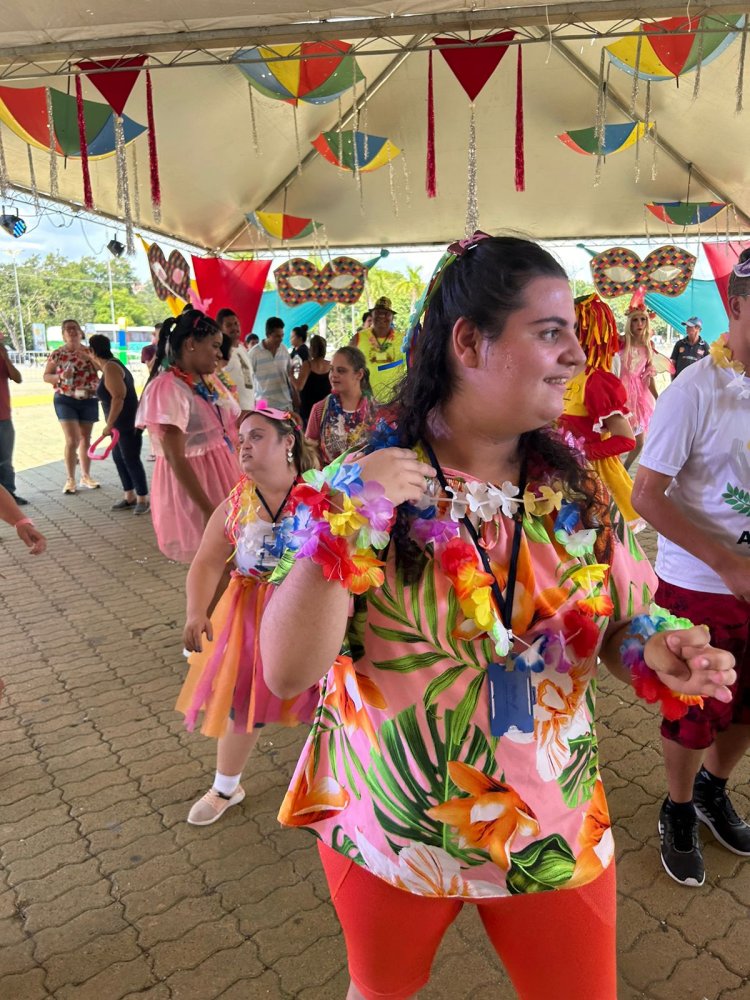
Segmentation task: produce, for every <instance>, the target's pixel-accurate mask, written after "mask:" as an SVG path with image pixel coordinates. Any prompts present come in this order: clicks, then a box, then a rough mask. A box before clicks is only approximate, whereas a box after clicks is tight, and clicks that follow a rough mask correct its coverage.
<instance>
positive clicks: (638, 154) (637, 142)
mask: <svg viewBox="0 0 750 1000" xmlns="http://www.w3.org/2000/svg"><path fill="white" fill-rule="evenodd" d="M640 179H641V123H640V122H638V126H637V128H636V132H635V183H636V184H637V183H638V181H639V180H640Z"/></svg>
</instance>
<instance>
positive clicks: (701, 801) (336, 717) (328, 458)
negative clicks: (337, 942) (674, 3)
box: [0, 232, 750, 1000]
mask: <svg viewBox="0 0 750 1000" xmlns="http://www.w3.org/2000/svg"><path fill="white" fill-rule="evenodd" d="M744 256H750V253H747V254H746V255H743V257H744ZM749 298H750V278H746V277H743V276H742V274H734V275H733V276H732V278H731V280H730V284H729V329H728V332H727V333H726V334H725V335H724V336H722V337H720V338H719V339H718V340H716V341H715V342H714V343H713V344H712V345H711V346H710V347H709V345H708V344H706V342H705V341H703V340H702V338H701V337H700V332H701V322H700V319H699V318H698V317H691V320H689V321H688V324H687V333H686V337H685V338H683V340H680V341H678V343H677V345H676V346H675V349H674V352H673V354H672V358H671V360H670V359H667V358H664V357H662V356H661V355H659V354H658V352H657V351H656V349H655V347H654V345H653V342H652V340H653V337H652V330H651V317H650V315H649V313H648V311H647V309H646V308H645V306H644V304H643V303H642V302H641V301H639V300H638V299H635V300H634V302H633V303H631V308H630V309H629V311H628V315H627V320H626V323H625V328H624V330H623V331H622V335H620V333H619V332H618V330H617V324H616V320H615V317H614V315H613V313H612V311H611V309H610V308H609V306H607V304H606V303H605V302H603V301H602V300H601V299H600V298H599V297H598V296H597V295H589V296H584V297H582V298H581V299H580V300H576V301H575V302H574V300H573V298H572V296H571V292H570V286H569V283H568V280H567V277H566V274H565V272H564V270H563V269H562V267H561V266H560V264H559V263H558V262H557V261H556V260H555V258H554V257H552V256H551V255H550V254H549V253H548V252H547V251H545V250H544V249H542V248H541V247H539V246H538V245H536V244H534V243H531V242H529V241H526V240H521V239H515V238H505V237H490V236H487V235H486V234H484V233H479V232H478V233H476V234H475V235H474V237H472V238H471V239H466V240H462V241H459V242H458V243H454V244H452V245H451V247H450V248H449V250H448V252H447V253H446V255H445V256H444V257H443V259H442V260H441V262H440V264H439V265H438V267H437V269H436V272H435V274H434V275H433V277H432V279H431V281H430V282H429V284H428V287H427V290H426V293H425V296H424V299H423V301H422V303H421V305H420V306H419V308H418V310H417V312H418V315H417V316H416V317H414V318H413V321H412V323H411V324H410V329H409V330H408V333H407V331H404V330H401V331H398V330H397V329H396V324H395V313H394V311H393V308H392V304H391V302H390V301H389V300H388V299H387V298H381V299H379V300H378V301H377V302H376V303H375V305H374V308H373V309H372V311H371V312H370V313H367V314H366V315H365V317H363V323H362V327H361V328H360V330H359V331H358V332H357V334H356V335H355V337H354V338H353V339H352V341H351V342H350V343H349V344H347V345H345V346H342V347H340V348H339V349H338V350H336V351H335V352H334V353H333V355H332V357H331V359H330V361H329V360H327V358H326V354H327V345H326V341H325V340H324V338H323V337H321V336H320V335H318V334H315V335H313V336H311V337H308V333H309V331H308V328H307V327H305V326H300V327H297V328H295V329H294V330H293V331H292V333H291V347H292V350H291V351H289V350H288V349H287V347H286V346H285V344H284V334H285V331H284V324H283V322H282V320H281V319H280V318H276V317H274V318H271V319H269V320H268V321H267V322H266V324H265V330H264V336H263V337H262V339H258V338H256V340H257V343H250V344H248V343H247V339H246V338H244V339H243V336H242V329H241V324H240V321H239V318H238V317H237V315H236V314H235V313H234V312H233V310H232V309H231V308H229V307H226V308H222V309H221V310H220V311H219V312H218V313H217V315H216V317H215V318H213V317H210V316H208V315H206V314H205V313H204V312H201V311H199V310H197V309H194V308H186V309H185V311H183V312H182V313H181V314H180V315H179V316H177V317H170V318H169V319H167V320H165V322H164V323H162V324H160V326H159V328H158V329H157V331H156V334H155V337H154V343H153V344H152V345H149V347H147V348H145V349H144V355H143V358H142V361H143V363H144V364H145V365H146V366H147V368H148V381H147V384H146V386H145V389H144V391H143V393H142V394H141V397H140V400H139V399H138V397H137V394H136V390H135V386H134V382H133V377H132V375H131V373H130V372H129V371H128V369H127V368H126V367H125V366H124V365H122V364H121V363H120V361H119V360H117V359H116V358H115V357H114V356H113V353H112V350H111V344H110V342H109V340H108V338H106V337H103V336H92V337H91V338H90V341H89V344H88V346H84V344H83V337H82V331H81V328H80V326H79V324H78V323H77V322H76V321H74V320H68V321H66V322H65V323H64V324H63V339H64V346H63V347H62V348H59V349H58V350H56V351H53V352H52V354H51V355H50V357H49V360H48V362H47V365H46V367H45V372H44V378H45V381H47V382H49V383H50V384H51V385H52V386H53V387H54V406H55V412H56V414H57V417H58V420H59V421H60V424H61V427H62V430H63V435H64V439H65V451H64V458H65V469H66V476H67V478H66V482H65V487H64V492H65V493H70V494H72V493H75V492H76V491H77V489H79V488H81V487H82V488H87V489H96V488H97V487H98V485H99V484H98V483H97V482H96V481H95V480H94V479H92V478H91V475H90V456H89V452H90V444H91V436H92V428H93V426H94V424H95V423H96V421H97V417H98V409H97V408H98V402H97V401H99V402H101V403H102V408H103V411H104V417H105V424H104V428H103V431H102V434H101V435H100V441H101V439H102V438H111V439H112V442H113V444H114V447H113V450H112V456H113V458H114V461H115V464H116V468H117V472H118V475H119V478H120V481H121V484H122V488H123V497H122V499H121V500H119V501H118V502H117V503H116V504H115V505H114V509H116V510H125V509H128V508H131V509H132V511H133V512H134V513H135V514H146V513H149V512H150V515H151V518H152V521H153V526H154V532H155V535H156V542H157V545H158V547H159V549H160V550H161V552H162V553H163V554H164V555H165V556H166V557H168V558H169V559H172V560H176V561H179V562H183V563H185V564H190V568H189V571H188V574H187V584H186V588H187V609H186V622H185V627H184V633H183V643H184V647H185V652H186V654H188V672H187V676H186V680H185V683H184V685H183V688H182V690H181V692H180V695H179V699H178V702H177V708H178V710H179V711H180V712H182V713H183V714H184V716H185V722H186V725H187V727H188V729H193V728H194V727H195V726H196V725H199V726H200V730H201V732H202V733H203V734H204V735H206V736H209V737H211V738H214V739H216V740H217V762H216V773H215V775H214V779H213V782H212V784H211V787H210V788H209V790H208V791H207V792H206V794H205V795H203V796H202V797H201V798H200V799H198V801H196V802H195V803H194V804H193V805H192V806H191V807H190V808H189V811H188V812H187V822H188V823H191V824H193V825H196V826H205V825H209V824H212V823H214V822H216V821H218V820H219V819H220V818H221V817H222V816H223V814H224V813H225V812H226V811H227V810H228V809H230V808H232V807H234V806H236V805H238V804H239V803H240V802H241V801H242V800H243V799H244V797H245V792H244V789H243V787H242V783H241V782H242V775H243V771H244V769H245V767H246V765H247V762H248V759H249V756H250V754H251V751H252V749H253V746H254V744H255V742H256V740H257V737H258V732H259V729H260V728H261V727H262V726H264V725H267V724H271V723H275V724H281V725H289V726H292V725H300V724H302V725H306V726H310V733H309V736H308V739H307V742H306V744H305V747H304V749H303V751H302V755H301V758H300V760H299V763H298V765H297V768H296V770H295V773H294V775H293V776H291V781H290V786H289V790H288V792H287V794H286V796H285V797H284V800H283V802H282V803H281V808H280V814H279V818H280V821H281V823H282V824H284V825H286V826H290V827H306V828H308V829H309V830H310V831H311V832H312V833H314V834H315V837H316V840H317V846H318V850H319V853H320V858H321V863H322V865H323V869H324V871H325V875H326V878H327V880H328V883H329V886H330V890H331V898H332V901H333V904H334V907H335V908H336V912H337V914H338V917H339V920H340V922H341V925H342V928H343V932H344V936H345V939H346V945H347V951H348V958H349V969H350V974H351V986H350V990H349V994H348V996H349V998H350V1000H359V998H365V1000H371V998H375V997H379V998H382V997H391V998H407V997H411V996H414V995H416V994H417V992H418V991H419V990H420V989H421V988H422V987H423V986H424V984H425V983H426V982H427V981H428V979H429V974H430V967H431V965H432V961H433V958H434V956H435V953H436V951H437V949H438V947H439V945H440V941H441V940H442V937H443V935H444V934H445V932H446V930H447V928H448V926H449V925H450V924H451V923H452V921H453V920H454V919H455V918H456V916H457V914H458V912H459V910H460V909H461V908H462V906H463V905H464V904H466V903H470V904H472V905H475V906H476V908H477V911H478V914H479V916H480V918H481V920H482V923H483V925H484V928H485V930H486V932H487V935H488V937H489V940H490V942H491V944H492V946H493V948H494V949H495V950H496V951H497V953H498V955H499V957H500V959H501V961H502V962H503V964H504V965H505V967H506V969H507V970H508V973H509V975H510V977H511V979H512V981H513V983H514V986H515V988H516V990H517V991H518V994H519V996H520V997H522V998H526V1000H548V998H549V997H551V996H554V997H556V998H558V1000H566V998H569V1000H573V998H574V997H575V998H578V997H580V996H582V995H589V996H593V997H597V998H601V1000H614V998H615V997H616V961H615V959H616V955H615V937H614V929H615V877H614V863H613V855H614V849H613V840H612V833H611V829H610V819H609V815H608V810H607V803H606V797H605V793H604V789H603V786H602V782H601V778H600V776H599V772H598V763H597V752H596V738H595V701H596V699H595V686H596V671H597V665H598V663H599V662H600V661H601V663H603V664H604V665H605V666H606V667H607V669H608V670H609V671H610V672H611V673H612V674H613V675H614V676H615V677H616V678H617V679H619V680H620V681H622V682H623V683H626V684H630V685H632V686H633V688H634V689H635V692H636V694H637V695H638V696H639V697H642V698H644V699H645V700H646V701H648V702H650V703H652V704H655V705H657V706H658V708H659V710H660V711H661V716H662V721H661V736H662V745H663V752H664V760H665V766H666V773H667V788H666V789H665V799H664V803H663V805H662V808H661V811H660V814H659V816H658V817H655V818H654V821H655V824H656V823H657V822H658V830H659V835H660V853H661V860H662V863H663V865H664V868H665V870H666V872H667V874H668V875H670V876H671V877H672V878H673V879H674V880H675V881H677V882H679V883H681V884H683V885H686V886H699V885H701V884H703V882H704V880H705V870H704V862H703V856H702V849H701V842H700V838H699V835H698V826H699V823H702V824H704V825H705V826H706V827H707V828H708V829H709V830H710V831H711V833H712V835H713V836H714V837H715V838H716V840H717V841H718V842H719V843H720V844H721V845H723V846H724V847H725V848H727V849H728V850H730V851H732V852H734V853H735V854H737V855H740V856H750V826H748V824H747V823H746V822H745V821H744V820H743V819H742V818H741V817H740V816H739V815H738V814H737V812H736V810H735V808H734V806H733V804H732V801H731V798H730V796H729V792H728V782H729V780H730V779H731V776H732V773H733V771H734V769H735V768H736V767H737V765H738V763H739V762H740V761H741V760H742V758H743V757H744V754H745V753H746V751H747V749H748V747H750V561H749V560H748V555H750V525H749V524H748V522H747V518H748V517H750V500H748V492H747V491H748V482H750V459H748V443H749V442H750V416H748V411H747V406H746V400H747V398H750V381H749V380H748V376H747V375H746V366H747V365H750V305H748V299H749ZM405 333H407V335H406V336H405V335H404V334H405ZM3 366H5V367H4V369H3ZM3 371H5V372H6V373H7V375H6V381H7V378H8V377H9V378H11V379H15V376H16V375H17V374H18V373H17V372H15V369H14V368H13V366H12V365H11V364H10V362H9V361H8V359H7V356H5V355H4V353H3V349H2V348H1V347H0V374H2V372H3ZM14 372H15V374H14ZM666 372H670V373H671V374H672V377H673V382H672V384H671V385H670V386H669V387H668V388H667V389H666V390H665V391H664V392H662V393H661V395H659V394H658V393H657V385H656V379H657V377H658V376H659V375H661V374H664V373H666ZM16 380H20V375H19V377H18V379H16ZM2 384H3V381H2V378H0V449H2V448H3V442H4V441H5V440H7V430H5V429H4V427H3V421H4V419H6V418H5V417H4V413H5V410H3V409H2V406H3V400H4V397H3V395H2ZM8 419H9V409H8ZM144 430H145V431H147V432H148V436H149V440H150V445H151V449H152V451H153V455H154V456H155V460H154V464H153V471H152V475H151V487H150V489H149V486H148V482H147V476H146V472H145V468H144V464H143V462H142V461H141V443H142V433H143V431H144ZM6 452H7V449H6V451H5V452H4V453H3V454H5V453H6ZM11 458H12V447H11ZM636 459H639V463H638V470H637V474H636V478H635V485H634V484H633V480H632V479H631V478H630V475H629V473H628V471H627V470H628V469H629V468H630V467H631V466H632V465H633V463H634V462H635V461H636ZM77 467H80V478H79V480H78V482H77V481H76V469H77ZM0 475H1V476H2V479H1V480H0V483H1V484H2V486H3V487H4V489H3V490H0V517H1V518H2V519H3V520H5V521H7V522H8V523H10V524H14V525H15V527H16V530H17V532H18V535H19V536H20V538H21V540H22V541H23V542H24V543H25V544H26V545H28V546H29V547H30V549H31V551H32V552H41V551H42V550H43V548H44V544H45V542H44V539H43V537H42V536H41V535H40V534H39V532H38V531H37V530H36V529H35V527H34V525H33V523H32V522H31V520H30V519H29V518H26V517H24V516H23V514H22V512H21V511H20V509H19V508H18V506H17V504H18V503H22V502H23V501H22V499H21V498H19V497H17V496H16V497H15V501H14V498H13V497H14V495H15V480H14V478H13V471H12V461H9V460H6V461H3V455H0ZM645 523H648V524H650V525H652V526H653V527H654V528H655V529H656V531H657V532H658V535H659V542H658V558H657V561H656V565H655V571H654V568H652V567H651V565H650V563H649V561H648V560H647V558H646V557H645V555H644V554H643V552H642V551H641V550H640V548H639V546H638V544H637V542H636V541H635V540H634V538H633V536H632V534H631V531H635V530H638V529H639V528H641V527H642V526H643V525H644V524H645ZM301 607H304V608H305V614H306V618H307V620H309V621H311V622H314V623H315V627H314V628H311V629H309V630H306V633H305V641H304V643H301V642H300V641H299V635H298V633H297V631H296V630H294V629H290V628H289V627H288V624H289V622H290V621H294V620H296V618H297V615H298V612H299V609H300V608H301ZM655 717H656V712H655ZM655 725H656V718H655ZM571 968H574V969H575V976H571V975H570V969H571Z"/></svg>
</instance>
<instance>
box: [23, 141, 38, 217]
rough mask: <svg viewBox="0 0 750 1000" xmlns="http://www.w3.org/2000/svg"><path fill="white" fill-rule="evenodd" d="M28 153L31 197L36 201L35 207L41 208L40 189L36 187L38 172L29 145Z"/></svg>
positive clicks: (27, 147)
mask: <svg viewBox="0 0 750 1000" xmlns="http://www.w3.org/2000/svg"><path fill="white" fill-rule="evenodd" d="M26 153H27V155H28V158H29V187H30V188H31V197H32V199H33V201H34V207H35V208H37V209H38V208H39V188H38V187H37V186H36V170H35V169H34V157H33V156H32V155H31V146H29V145H28V144H27V146H26Z"/></svg>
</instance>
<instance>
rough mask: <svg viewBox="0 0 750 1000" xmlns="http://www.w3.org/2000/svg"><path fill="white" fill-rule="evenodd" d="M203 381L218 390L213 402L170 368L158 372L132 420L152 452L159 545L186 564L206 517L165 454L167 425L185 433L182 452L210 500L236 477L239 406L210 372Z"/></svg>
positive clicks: (195, 548)
mask: <svg viewBox="0 0 750 1000" xmlns="http://www.w3.org/2000/svg"><path fill="white" fill-rule="evenodd" d="M206 381H207V382H208V383H209V384H210V385H211V386H212V387H215V388H216V389H217V390H218V392H219V398H218V401H217V403H216V404H212V403H209V402H208V401H207V400H205V399H203V398H202V397H200V396H198V395H197V394H196V393H195V392H193V391H192V389H190V387H189V386H187V385H186V384H185V383H184V382H182V381H181V380H180V379H178V378H176V377H175V375H173V374H172V372H169V371H167V372H163V373H162V374H161V375H157V377H156V378H155V379H154V380H153V382H150V383H149V384H148V385H147V386H146V389H145V390H144V393H143V396H142V397H141V401H140V404H139V406H138V413H137V415H136V425H137V426H138V427H145V428H147V429H148V432H149V435H150V437H151V442H152V446H153V449H154V453H155V455H156V462H155V463H154V474H153V478H152V481H151V518H152V520H153V524H154V531H155V533H156V541H157V544H158V546H159V548H160V550H161V551H162V552H163V553H164V555H165V556H167V557H168V558H169V559H174V560H175V561H176V562H184V563H189V562H191V561H192V559H193V556H194V555H195V553H196V552H197V551H198V546H199V545H200V541H201V538H202V537H203V529H204V528H205V518H204V516H203V512H202V511H201V510H200V509H199V507H198V505H197V504H196V503H195V502H194V501H193V500H192V499H191V498H190V497H189V496H188V494H187V493H186V492H185V489H184V487H183V486H182V485H181V484H180V482H179V481H178V479H177V477H176V476H175V474H174V472H173V471H172V467H171V466H170V464H169V462H168V461H167V460H166V458H165V457H164V449H163V444H162V442H163V439H164V431H165V428H166V427H167V426H170V425H171V426H173V427H179V429H180V430H181V431H182V432H183V433H184V434H185V456H186V457H187V458H189V459H190V464H191V466H192V468H193V470H194V472H195V474H196V476H197V477H198V480H199V482H200V484H201V487H202V488H203V490H204V491H205V493H206V495H207V496H208V498H209V499H210V500H211V502H212V503H213V504H214V505H215V506H218V505H219V504H220V503H222V501H223V500H224V499H225V498H226V497H227V496H228V495H229V493H230V491H231V489H232V487H233V486H234V485H235V483H236V482H237V480H238V479H239V477H240V472H241V470H240V466H239V460H238V456H237V430H236V423H237V417H238V416H239V415H240V408H239V406H238V404H237V403H236V401H235V400H234V399H233V398H232V397H231V395H230V394H229V393H228V392H226V391H225V390H224V388H223V386H221V384H220V383H218V381H217V380H215V379H214V378H213V376H207V377H206Z"/></svg>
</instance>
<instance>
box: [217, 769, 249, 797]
mask: <svg viewBox="0 0 750 1000" xmlns="http://www.w3.org/2000/svg"><path fill="white" fill-rule="evenodd" d="M241 777H242V773H241V772H240V774H222V773H221V771H217V772H216V777H215V778H214V784H213V787H214V788H215V790H216V791H217V792H218V793H219V795H225V796H226V797H227V798H229V796H230V795H234V793H235V792H236V791H237V787H238V785H239V783H240V778H241Z"/></svg>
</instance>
